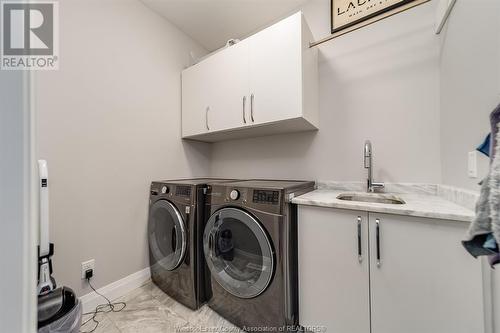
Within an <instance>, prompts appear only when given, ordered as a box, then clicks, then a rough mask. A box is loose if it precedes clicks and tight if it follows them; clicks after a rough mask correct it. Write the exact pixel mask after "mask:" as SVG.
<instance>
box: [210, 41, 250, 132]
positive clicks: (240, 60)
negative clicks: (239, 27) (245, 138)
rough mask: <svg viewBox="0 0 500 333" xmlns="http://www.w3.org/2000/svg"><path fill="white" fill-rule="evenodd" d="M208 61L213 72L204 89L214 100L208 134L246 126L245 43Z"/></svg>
mask: <svg viewBox="0 0 500 333" xmlns="http://www.w3.org/2000/svg"><path fill="white" fill-rule="evenodd" d="M207 61H209V62H210V64H211V66H212V67H213V68H214V69H215V73H214V77H213V79H212V80H210V87H207V89H208V90H210V91H211V94H212V96H211V97H212V98H213V105H212V108H211V110H210V115H209V121H210V126H211V130H213V131H221V130H228V129H235V128H239V127H243V126H245V125H249V124H250V111H249V108H250V100H249V96H248V43H247V41H242V42H240V43H238V44H236V45H233V46H231V47H228V48H226V49H224V50H222V51H220V52H219V53H216V54H215V55H213V56H211V57H210V58H209V59H207Z"/></svg>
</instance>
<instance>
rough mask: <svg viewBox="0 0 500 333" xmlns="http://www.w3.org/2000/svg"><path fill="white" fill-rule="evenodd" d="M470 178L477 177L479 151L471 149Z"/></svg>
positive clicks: (469, 160) (469, 161)
mask: <svg viewBox="0 0 500 333" xmlns="http://www.w3.org/2000/svg"><path fill="white" fill-rule="evenodd" d="M468 175H469V178H477V151H471V152H470V153H469V159H468Z"/></svg>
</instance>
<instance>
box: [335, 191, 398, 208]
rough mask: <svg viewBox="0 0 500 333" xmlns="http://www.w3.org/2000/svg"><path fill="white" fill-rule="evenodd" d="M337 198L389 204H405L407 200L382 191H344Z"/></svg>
mask: <svg viewBox="0 0 500 333" xmlns="http://www.w3.org/2000/svg"><path fill="white" fill-rule="evenodd" d="M337 199H339V200H346V201H359V202H373V203H381V204H389V205H404V204H405V203H406V202H405V201H404V200H403V199H401V198H398V197H397V196H395V195H392V194H382V193H342V194H340V195H339V196H338V197H337Z"/></svg>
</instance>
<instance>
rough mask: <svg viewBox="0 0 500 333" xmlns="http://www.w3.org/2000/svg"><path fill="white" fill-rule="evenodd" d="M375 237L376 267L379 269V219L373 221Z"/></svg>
mask: <svg viewBox="0 0 500 333" xmlns="http://www.w3.org/2000/svg"><path fill="white" fill-rule="evenodd" d="M375 225H376V228H375V236H376V243H377V267H379V268H380V266H381V265H382V263H381V261H380V219H376V220H375Z"/></svg>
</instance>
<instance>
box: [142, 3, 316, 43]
mask: <svg viewBox="0 0 500 333" xmlns="http://www.w3.org/2000/svg"><path fill="white" fill-rule="evenodd" d="M141 1H142V2H143V3H144V4H145V5H146V6H147V7H149V8H151V9H152V10H154V11H155V12H157V13H159V14H160V15H162V16H163V17H165V18H166V19H167V20H169V21H170V22H172V23H173V24H174V25H176V26H177V27H178V28H179V29H180V30H182V31H184V32H185V33H186V34H187V35H189V36H190V37H191V38H193V39H194V40H195V41H197V42H198V43H200V44H201V45H202V46H203V47H205V48H206V49H207V51H214V50H216V49H218V48H220V47H222V46H223V45H225V44H226V42H227V40H229V39H231V38H240V39H241V38H243V37H246V36H248V35H250V34H252V33H253V32H255V31H257V30H260V29H261V28H263V27H266V26H268V25H269V24H271V23H274V22H275V21H277V20H279V19H280V18H282V17H285V16H287V15H288V14H290V13H292V12H294V11H295V10H296V9H297V7H298V6H300V5H301V4H303V3H305V2H307V0H141Z"/></svg>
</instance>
